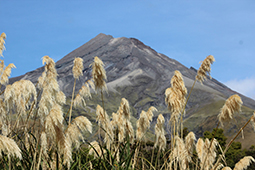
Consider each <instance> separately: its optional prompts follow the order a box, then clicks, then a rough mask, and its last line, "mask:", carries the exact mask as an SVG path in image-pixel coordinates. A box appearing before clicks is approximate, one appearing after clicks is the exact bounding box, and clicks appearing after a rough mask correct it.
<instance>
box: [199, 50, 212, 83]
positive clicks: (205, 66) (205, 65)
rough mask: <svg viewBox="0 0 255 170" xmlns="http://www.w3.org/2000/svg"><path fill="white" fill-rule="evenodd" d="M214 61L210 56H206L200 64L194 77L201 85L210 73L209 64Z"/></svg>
mask: <svg viewBox="0 0 255 170" xmlns="http://www.w3.org/2000/svg"><path fill="white" fill-rule="evenodd" d="M214 61H215V59H214V57H213V56H212V55H209V56H207V57H206V58H205V59H204V61H203V62H202V64H201V66H200V67H199V69H198V71H197V75H196V80H198V81H200V82H201V83H203V81H204V80H206V76H207V74H209V75H210V71H211V64H212V63H213V62H214Z"/></svg>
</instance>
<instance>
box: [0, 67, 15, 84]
mask: <svg viewBox="0 0 255 170" xmlns="http://www.w3.org/2000/svg"><path fill="white" fill-rule="evenodd" d="M12 68H16V66H15V65H14V64H12V63H11V64H9V65H8V66H7V67H5V69H4V71H3V74H2V76H1V80H0V83H1V84H3V85H6V84H7V83H8V82H9V77H10V75H11V69H12Z"/></svg>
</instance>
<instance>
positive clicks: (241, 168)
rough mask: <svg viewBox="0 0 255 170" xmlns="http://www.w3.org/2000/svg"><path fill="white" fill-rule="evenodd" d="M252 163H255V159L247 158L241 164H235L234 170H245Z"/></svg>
mask: <svg viewBox="0 0 255 170" xmlns="http://www.w3.org/2000/svg"><path fill="white" fill-rule="evenodd" d="M251 162H255V159H254V158H253V157H252V156H245V157H244V158H243V159H241V160H240V161H239V162H237V163H236V164H235V168H234V170H244V169H247V167H248V166H249V165H250V164H251Z"/></svg>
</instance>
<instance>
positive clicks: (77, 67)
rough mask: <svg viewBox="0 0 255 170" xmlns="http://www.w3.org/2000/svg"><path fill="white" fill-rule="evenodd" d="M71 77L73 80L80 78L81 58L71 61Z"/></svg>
mask: <svg viewBox="0 0 255 170" xmlns="http://www.w3.org/2000/svg"><path fill="white" fill-rule="evenodd" d="M73 63H74V65H73V77H74V78H75V79H79V77H80V76H82V75H83V73H82V70H83V59H82V58H79V57H78V58H75V59H74V61H73Z"/></svg>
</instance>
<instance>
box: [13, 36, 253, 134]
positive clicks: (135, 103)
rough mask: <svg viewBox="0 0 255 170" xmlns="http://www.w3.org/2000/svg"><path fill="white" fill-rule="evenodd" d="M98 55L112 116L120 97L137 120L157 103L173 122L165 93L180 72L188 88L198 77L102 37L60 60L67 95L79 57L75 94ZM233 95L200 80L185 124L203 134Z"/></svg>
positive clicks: (33, 76) (124, 41)
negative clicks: (80, 68) (79, 74)
mask: <svg viewBox="0 0 255 170" xmlns="http://www.w3.org/2000/svg"><path fill="white" fill-rule="evenodd" d="M95 56H98V57H99V58H100V59H101V60H102V61H103V62H104V64H105V70H106V72H107V79H108V80H107V86H108V89H109V93H108V95H106V98H107V101H106V107H107V112H108V113H109V114H111V113H112V112H116V110H117V108H118V105H119V103H120V99H121V98H122V97H125V98H126V99H127V100H129V102H130V105H132V111H133V116H134V117H138V116H139V113H140V112H141V110H147V109H148V108H149V107H150V106H151V105H153V106H155V107H156V108H157V109H158V110H159V112H160V113H163V114H164V115H165V117H166V118H169V116H170V114H169V111H168V110H167V107H166V104H165V99H164V92H165V90H166V88H168V87H170V80H171V77H172V76H173V74H174V71H175V70H179V71H180V72H181V73H182V74H183V76H184V81H185V85H186V87H187V88H188V90H190V88H191V86H192V84H193V82H194V79H195V76H196V69H194V68H192V67H191V68H187V67H185V66H184V65H182V64H181V63H179V62H178V61H176V60H174V59H171V58H169V57H167V56H165V55H164V54H160V53H158V52H156V51H155V50H153V49H152V48H150V47H149V46H146V45H144V44H143V43H142V42H141V41H139V40H137V39H135V38H125V37H121V38H113V37H112V36H110V35H105V34H102V33H101V34H99V35H97V36H96V37H95V38H93V39H91V40H90V41H89V42H87V43H86V44H84V45H82V46H81V47H79V48H77V49H75V50H74V51H72V52H71V53H69V54H67V55H66V56H65V57H63V58H62V59H61V60H59V61H57V62H56V68H57V72H58V74H59V76H58V82H59V84H60V87H61V89H62V90H63V91H64V92H65V94H66V95H67V96H70V95H71V91H72V87H73V82H74V78H73V75H72V66H73V60H74V58H75V57H81V58H83V60H84V70H83V74H84V76H83V78H82V79H80V80H79V81H78V82H77V88H76V90H79V88H80V87H81V86H82V84H83V83H84V82H85V81H86V80H88V79H90V78H91V67H90V64H91V63H92V62H93V58H94V57H95ZM173 57H174V56H173ZM205 57H206V56H205ZM43 70H44V68H43V67H41V68H38V69H36V70H34V71H32V72H28V73H26V74H25V75H22V76H19V77H17V78H13V79H12V80H11V82H13V81H16V80H17V79H21V78H22V79H29V80H31V81H32V82H36V81H37V79H38V77H39V76H40V75H41V73H42V72H43ZM212 70H213V68H212ZM233 94H236V92H235V91H233V90H231V89H230V88H228V87H227V86H225V85H224V84H222V83H220V82H218V81H217V80H215V79H211V80H210V79H208V80H207V81H205V82H204V84H203V85H201V84H200V83H198V82H197V83H196V85H195V88H194V91H193V92H192V94H191V97H190V99H189V102H188V105H187V112H186V117H185V126H187V127H188V128H189V130H195V131H196V132H197V133H198V134H200V135H201V133H202V131H204V130H207V129H208V128H212V127H214V126H215V125H214V124H209V123H208V124H206V122H207V121H209V122H212V121H211V119H210V118H213V119H214V122H215V121H216V120H215V119H216V115H217V114H218V112H219V109H220V108H221V107H222V105H223V104H224V101H225V100H226V99H227V98H228V97H229V96H230V95H233ZM239 95H240V96H241V98H242V100H243V102H244V106H245V113H246V114H244V115H245V116H243V115H242V116H241V117H243V119H247V117H248V116H249V115H251V114H252V110H254V109H255V101H254V100H252V99H250V98H247V97H245V96H243V95H241V94H239ZM93 96H94V98H92V100H90V101H88V107H89V108H91V109H92V110H93V108H95V103H94V102H99V101H100V99H99V98H98V97H97V95H93ZM107 104H108V106H107ZM85 110H86V109H85ZM201 122H203V123H204V124H201ZM215 124H216V123H215Z"/></svg>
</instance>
